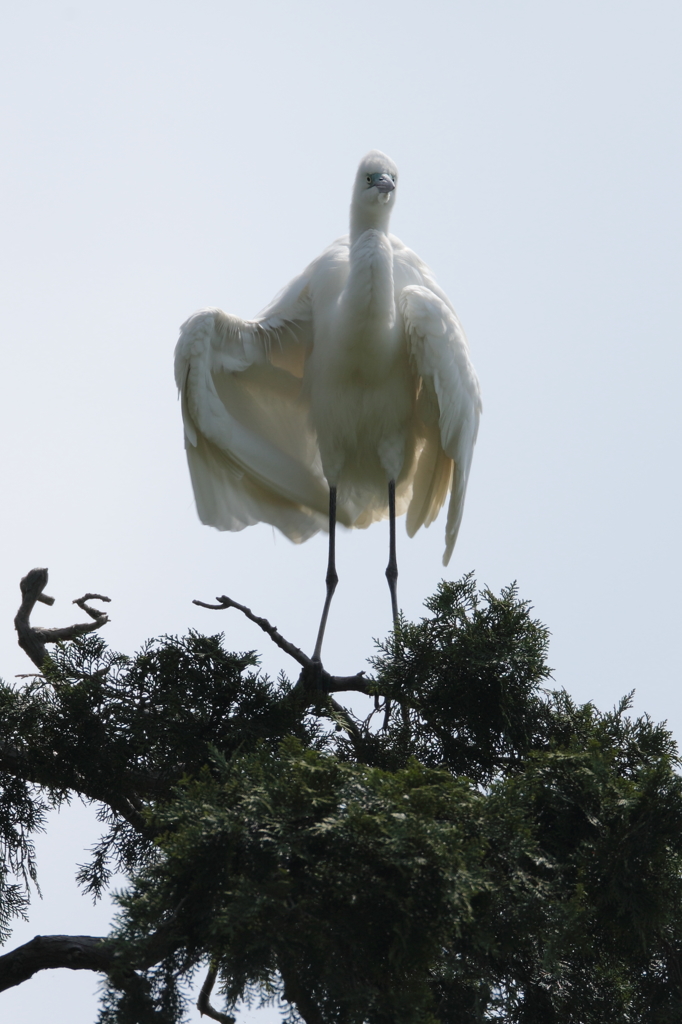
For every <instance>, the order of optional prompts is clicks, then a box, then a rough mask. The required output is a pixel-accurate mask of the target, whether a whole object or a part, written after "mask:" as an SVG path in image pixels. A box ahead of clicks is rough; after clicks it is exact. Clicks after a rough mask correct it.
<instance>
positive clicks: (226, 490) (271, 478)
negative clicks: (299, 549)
mask: <svg viewBox="0 0 682 1024" xmlns="http://www.w3.org/2000/svg"><path fill="white" fill-rule="evenodd" d="M310 319H311V313H310V300H309V297H308V295H307V275H306V273H305V272H304V274H303V275H301V277H299V278H297V279H295V280H294V281H292V283H291V284H290V285H289V286H288V287H287V288H286V289H285V290H284V291H283V292H282V293H281V294H280V295H279V296H278V297H277V299H275V301H274V302H273V303H272V304H271V305H270V306H269V307H268V308H267V309H266V310H265V311H264V313H263V314H262V315H261V316H260V317H258V318H257V319H256V320H241V319H240V318H239V317H235V316H230V315H228V314H226V313H223V312H222V311H221V310H218V309H206V310H201V311H200V312H198V313H195V314H194V315H193V316H191V317H190V318H189V320H187V321H186V322H185V323H184V324H183V325H182V327H181V329H180V339H179V341H178V344H177V347H176V350H175V377H176V381H177V385H178V388H179V389H180V393H181V397H182V414H183V419H184V424H185V448H186V450H187V460H188V463H189V469H190V475H191V478H192V485H193V487H194V496H195V499H196V504H197V511H198V513H199V518H200V519H201V521H202V522H203V523H206V524H208V525H210V526H215V527H217V528H218V529H219V530H241V529H243V528H244V527H245V526H249V525H252V524H253V523H257V522H265V523H270V524H271V525H273V526H276V527H277V528H278V529H279V530H281V531H282V533H284V534H285V535H286V536H287V537H289V538H290V539H291V540H293V541H296V542H299V541H303V540H306V539H307V538H308V537H310V536H312V535H313V534H314V533H317V531H318V530H320V529H321V528H324V526H325V525H326V516H327V509H328V502H329V491H328V488H327V485H326V483H325V480H324V477H323V475H322V470H321V466H320V461H319V454H318V450H317V444H316V441H315V437H314V434H313V433H312V431H311V430H310V427H309V425H308V412H307V408H306V405H305V401H304V399H303V397H302V395H301V382H302V375H303V367H304V363H305V359H306V356H307V354H308V352H309V349H310V345H311V344H312V332H311V323H310Z"/></svg>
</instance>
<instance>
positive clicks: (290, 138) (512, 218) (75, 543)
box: [0, 0, 682, 1024]
mask: <svg viewBox="0 0 682 1024" xmlns="http://www.w3.org/2000/svg"><path fill="white" fill-rule="evenodd" d="M681 27H682V7H680V5H679V3H678V2H676V0H667V2H666V0H646V2H644V0H640V2H630V0H571V2H567V0H566V2H563V3H560V2H554V0H478V2H475V0H442V2H439V0H421V2H420V3H419V4H417V3H408V2H405V0H393V2H392V3H384V4H377V3H368V2H359V0H347V2H344V3H324V2H320V0H317V2H313V0H308V2H305V0H290V2H287V3H281V2H280V3H275V2H269V3H268V2H262V0H261V2H259V0H251V2H249V3H248V4H245V3H235V2H227V0H225V2H218V0H193V2H192V3H190V2H177V0H163V2H157V0H136V2H135V3H132V2H130V0H116V2H115V3H114V2H111V3H110V2H89V3H83V2H80V3H78V2H72V3H68V2H67V3H61V2H43V3H40V2H34V0H23V2H22V3H21V4H9V3H8V2H6V3H4V4H3V5H2V18H1V23H0V77H1V81H2V89H1V96H0V104H1V129H0V130H1V133H2V143H3V145H2V172H1V173H2V183H1V197H2V199H1V203H0V209H1V214H0V216H1V217H2V226H1V237H2V244H1V245H0V259H1V260H2V273H1V275H0V301H1V320H0V322H1V323H2V334H3V365H4V372H3V374H2V378H1V380H0V388H1V389H2V396H1V399H0V415H1V416H2V429H0V443H1V444H2V474H3V476H2V479H3V501H2V517H3V531H2V536H3V541H4V543H3V563H2V564H3V571H2V579H1V584H2V585H1V586H0V653H1V655H2V657H1V658H0V670H1V671H2V674H3V676H4V678H6V679H8V678H11V677H12V676H13V675H14V674H16V673H20V672H23V671H28V670H30V665H29V664H28V662H27V660H26V659H25V658H24V656H23V655H22V654H21V652H20V651H19V650H18V648H17V647H16V644H15V638H14V634H13V630H12V619H13V616H14V613H15V611H16V606H17V600H18V599H17V595H18V584H19V579H20V577H21V576H23V575H24V574H25V573H26V572H27V571H28V570H29V569H30V568H32V567H33V566H35V565H45V566H48V567H49V570H50V585H49V593H51V594H53V595H54V596H55V597H56V598H57V603H56V604H55V606H54V608H52V609H47V608H45V609H41V612H40V622H41V623H44V624H46V625H47V624H51V625H63V624H66V623H67V622H70V621H72V620H73V619H74V617H75V616H74V613H73V611H72V605H71V603H70V602H71V600H72V599H73V598H75V597H78V596H80V595H81V594H82V593H84V592H85V591H88V590H90V591H92V590H96V591H99V592H101V593H105V594H108V595H109V596H110V597H111V598H112V605H111V615H112V623H111V624H110V625H109V626H107V627H106V636H107V639H108V641H109V642H110V643H111V644H112V646H114V647H116V648H118V649H122V650H125V651H128V652H132V651H133V650H134V649H135V648H136V647H137V646H139V645H140V644H141V642H142V641H143V640H144V639H145V638H146V637H148V636H153V635H158V634H162V633H169V632H170V633H172V632H184V631H185V630H186V629H187V628H188V627H190V626H192V627H195V628H197V629H200V630H204V631H207V632H208V631H211V632H214V631H218V630H225V633H226V642H227V645H228V646H229V647H230V648H232V649H235V650H244V649H253V648H255V649H258V650H259V651H261V652H262V656H263V661H262V663H263V666H264V667H265V669H266V670H267V671H269V672H271V673H275V672H277V671H279V669H281V668H283V669H284V670H285V671H288V672H289V673H291V674H292V675H295V673H296V666H295V665H294V664H293V663H291V662H288V660H287V659H286V657H285V656H283V655H281V654H280V652H279V651H277V650H276V649H273V647H272V645H270V644H269V642H268V640H267V638H266V637H264V636H262V635H261V634H259V633H258V631H257V630H256V629H255V627H253V628H252V627H251V626H250V625H249V624H248V623H245V622H244V621H243V620H242V619H240V618H239V616H238V615H237V614H236V613H234V612H230V613H212V612H208V611H204V610H201V609H197V608H195V607H194V606H193V605H192V604H191V600H192V598H195V597H197V598H202V599H204V600H210V599H212V598H213V597H214V596H215V595H216V594H222V593H228V594H230V595H231V596H233V597H234V598H236V599H237V600H240V601H242V602H244V603H245V604H247V605H249V606H250V607H252V608H253V609H254V610H255V611H257V612H258V613H259V614H261V615H265V616H267V617H268V618H269V619H270V620H271V621H273V622H274V623H276V624H277V625H278V627H279V628H280V629H281V630H282V632H283V633H284V634H285V635H286V636H287V637H288V638H289V639H290V640H292V641H293V642H295V643H296V644H298V645H300V646H302V647H304V648H306V649H308V650H310V649H311V648H312V645H313V642H314V635H315V631H316V627H317V619H318V616H319V611H320V607H321V602H322V599H323V596H324V572H325V557H326V555H325V544H326V541H325V538H324V537H323V536H320V537H317V538H315V539H314V540H312V541H310V542H308V543H307V544H306V545H304V546H302V547H295V546H293V545H291V544H290V543H289V542H288V541H287V540H285V539H284V538H283V537H281V536H275V535H274V534H273V531H272V530H271V529H270V528H269V527H266V526H259V527H253V528H250V529H249V530H246V531H244V532H243V533H240V534H219V533H218V532H216V531H214V530H211V529H209V528H207V527H203V526H201V525H200V523H199V522H198V520H197V518H196V514H195V511H194V506H193V499H192V494H191V489H190V484H189V478H188V474H187V469H186V465H185V458H184V452H183V444H182V429H181V423H180V411H179V407H178V403H177V399H176V394H175V387H174V384H173V377H172V354H173V347H174V344H175V341H176V338H177V328H178V325H179V324H180V323H181V322H182V321H183V320H184V319H185V318H186V317H187V316H188V315H189V314H190V313H191V312H193V311H194V310H195V309H197V308H199V307H201V306H209V305H212V306H220V307H222V308H223V309H225V310H228V311H230V312H233V313H237V314H239V315H242V316H252V315H254V314H255V313H256V312H258V310H259V309H260V308H261V307H262V306H264V305H265V304H266V302H268V301H269V300H270V299H271V298H272V296H273V295H274V294H275V292H276V291H278V290H279V288H281V287H282V285H284V284H285V283H286V282H287V281H288V280H289V279H290V278H291V277H293V275H294V274H295V273H297V272H298V271H300V270H301V269H302V268H303V267H304V266H305V265H306V264H307V263H308V262H309V261H310V260H311V259H312V258H313V257H314V256H316V255H317V254H318V253H319V252H320V251H321V250H322V248H323V247H324V246H326V245H327V244H328V243H329V242H331V241H332V240H333V239H334V238H335V237H338V236H339V235H341V234H344V233H345V231H346V230H347V215H348V206H349V201H350V191H351V186H352V181H353V176H354V173H355V169H356V166H357V163H358V161H359V159H360V158H361V157H362V156H363V154H364V153H365V152H366V151H367V150H368V149H370V148H375V147H376V148H379V149H383V150H384V151H385V152H387V153H388V154H389V155H390V156H391V157H392V158H393V159H394V160H395V162H396V163H397V165H398V167H399V170H400V176H401V177H400V195H399V197H398V202H397V207H396V210H395V213H394V217H393V221H392V230H393V231H394V232H395V233H396V234H397V235H399V237H401V238H402V240H403V241H404V242H405V243H406V244H407V245H409V246H410V247H411V248H413V249H415V250H416V252H417V253H418V254H419V255H420V256H421V257H422V258H423V259H424V260H426V262H427V263H428V264H429V265H430V266H431V268H432V269H433V271H434V273H435V274H436V277H437V279H438V280H439V282H440V284H441V285H442V286H443V288H444V289H445V291H446V292H447V293H448V295H449V296H450V297H451V299H452V301H453V302H454V304H455V307H456V309H457V310H458V313H459V315H460V318H461V320H462V321H463V323H464V326H465V329H466V331H467V333H468V336H469V340H470V345H471V353H472V358H473V361H474V364H475V366H476V368H477V371H478V374H479V377H480V380H481V385H482V389H483V400H484V415H483V420H482V425H481V432H480V436H479V442H478V446H477V449H476V453H475V457H474V466H473V471H472V475H471V480H470V485H469V494H468V498H467V505H466V509H465V514H464V522H463V526H462V530H461V534H460V539H459V541H458V544H457V547H456V549H455V553H454V556H453V558H452V561H451V563H450V566H449V567H448V569H447V570H446V571H445V575H446V577H447V578H449V579H454V578H457V577H458V576H460V575H461V574H462V573H464V572H466V571H469V570H472V569H473V570H474V571H475V572H476V574H477V577H478V579H479V581H480V582H481V584H487V585H489V586H490V587H492V588H493V589H495V590H499V588H500V587H501V586H503V585H504V584H506V583H509V582H511V581H512V580H517V581H518V584H519V588H520V592H521V594H522V595H523V596H525V597H527V598H529V599H530V600H531V601H532V602H533V605H534V607H535V611H536V614H537V615H538V617H539V618H541V619H542V620H543V621H544V622H546V623H547V625H548V626H549V627H550V629H551V631H552V646H551V654H550V662H551V664H552V665H553V666H554V669H555V679H556V683H557V685H561V686H565V687H566V688H567V689H568V690H569V691H570V692H571V693H572V694H573V695H574V696H575V697H576V698H578V699H579V700H594V701H595V703H596V704H597V705H598V706H599V707H602V708H607V707H610V706H611V705H613V704H614V702H615V701H616V700H617V699H618V698H619V697H620V696H621V695H623V694H624V693H626V692H628V691H629V690H632V689H636V696H635V708H636V710H637V711H638V712H643V711H648V712H649V713H650V714H651V715H652V716H653V717H654V718H655V719H663V718H666V719H668V721H669V722H670V725H671V726H672V728H673V729H674V730H675V732H676V734H677V735H678V736H682V694H681V692H680V659H679V656H678V648H679V635H680V626H679V620H680V616H681V614H682V607H681V601H680V587H679V582H678V581H679V576H680V482H679V461H680V460H679V447H680V418H681V417H680V403H679V399H678V394H679V390H680V379H681V374H680V369H681V367H680V362H681V358H680V323H681V322H682V315H681V314H682V311H681V309H680V297H679V296H680V269H681V268H680V236H681V232H680V227H681V224H680V221H681V208H680V182H682V166H681V165H682V160H681V142H680V105H681V100H680V97H682V81H681V78H682V72H681V62H680V52H681V46H682V38H681V37H682V33H681V31H680V29H681ZM443 533H444V522H443V519H442V518H441V519H440V520H438V521H437V522H436V523H435V524H434V525H433V526H432V527H431V528H430V529H429V530H428V531H422V532H421V534H420V535H418V537H417V538H415V539H414V540H412V541H408V540H407V538H406V535H405V533H404V529H403V527H402V525H401V528H400V531H399V535H398V538H399V552H398V557H399V568H400V581H399V587H400V591H399V597H400V603H401V606H402V608H403V610H404V611H405V613H406V614H407V615H408V617H416V616H418V615H420V613H421V608H422V603H423V600H424V598H425V597H427V596H428V595H429V594H430V593H432V592H433V591H434V589H435V587H436V585H437V583H438V580H439V579H440V578H441V576H442V575H443V569H442V566H441V555H442V549H443ZM386 560H387V530H386V529H385V527H384V526H383V525H382V526H374V527H372V528H371V529H370V530H369V531H365V532H357V533H347V534H345V535H343V536H342V537H340V539H339V553H338V568H339V575H340V577H341V581H340V584H339V588H338V591H337V596H336V598H335V602H334V605H333V608H332V613H331V617H330V623H329V627H328V634H327V642H326V657H325V661H326V664H327V667H328V668H329V669H330V670H331V671H334V672H336V673H346V672H355V671H358V670H359V669H360V668H362V667H363V666H364V665H365V659H367V658H368V657H370V656H371V655H372V653H373V638H375V637H380V636H383V635H385V634H386V632H387V631H388V629H389V627H390V602H389V596H388V589H387V587H386V581H385V578H384V575H383V571H384V567H385V564H386ZM96 835H97V826H96V824H93V818H92V813H91V812H89V811H85V810H83V809H79V808H74V809H72V810H71V811H69V812H65V813H63V814H62V815H61V817H60V819H59V820H58V821H57V822H56V824H55V827H54V830H53V832H52V833H51V834H50V837H49V839H48V840H47V841H45V840H43V841H41V842H40V844H39V851H40V857H41V860H40V864H39V870H40V878H41V882H42V884H43V888H44V892H45V900H44V901H43V903H42V904H40V903H39V901H38V904H39V905H38V906H36V908H35V914H34V915H33V916H32V919H31V922H30V923H29V924H28V925H27V926H23V925H22V926H21V927H20V928H17V930H16V932H15V935H14V937H13V938H12V940H10V943H9V944H8V948H12V947H13V946H14V945H17V944H19V942H22V941H26V940H27V939H28V938H30V937H31V936H33V935H34V934H35V933H36V932H38V931H41V932H44V933H45V932H91V933H95V934H101V933H103V932H104V931H105V930H106V928H107V921H108V918H109V913H110V912H109V909H108V908H107V907H100V908H99V909H97V910H92V908H91V907H90V906H89V904H88V902H87V901H86V900H83V899H82V898H81V897H78V896H77V895H76V890H75V887H74V886H73V881H72V879H73V874H74V863H75V861H78V860H81V861H82V860H84V859H85V854H84V853H83V848H84V847H87V846H88V845H89V844H90V843H91V842H92V841H93V840H94V838H95V837H96ZM95 987H96V982H95V979H94V977H93V976H92V975H90V974H88V973H85V972H83V973H82V974H81V973H74V974H71V973H70V972H58V973H57V972H52V973H49V972H45V973H44V974H43V975H42V976H41V977H39V978H36V979H34V980H33V981H31V982H28V983H27V984H26V985H24V986H22V988H21V989H17V990H14V991H13V992H10V993H5V994H4V995H0V1016H2V1019H3V1020H5V1019H6V1020H8V1021H9V1020H12V1021H17V1022H20V1024H43V1022H44V1021H45V1020H46V1019H47V1017H48V1015H49V1019H50V1022H51V1024H92V1022H93V1020H94V1017H95V1013H96V1011H95V1005H96V1000H95V997H94V995H93V992H94V989H95ZM195 1017H196V1019H197V1020H198V1015H195V1016H194V1017H193V1018H192V1019H193V1020H194V1019H195ZM241 1019H242V1020H243V1021H246V1020H250V1019H251V1017H250V1016H248V1015H247V1014H244V1016H243V1017H242V1018H241ZM254 1019H255V1018H254ZM259 1019H262V1020H266V1019H268V1018H267V1017H262V1018H259ZM269 1019H276V1018H272V1014H270V1018H269Z"/></svg>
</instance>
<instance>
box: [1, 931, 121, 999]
mask: <svg viewBox="0 0 682 1024" xmlns="http://www.w3.org/2000/svg"><path fill="white" fill-rule="evenodd" d="M113 962H114V952H113V948H112V947H111V945H109V944H108V942H107V939H105V938H103V937H101V936H96V935H36V937H35V938H34V939H31V941H30V942H26V943H24V945H23V946H17V948H16V949H13V950H12V951H11V952H10V953H5V955H4V956H0V992H4V991H5V990H6V989H8V988H13V987H14V986H15V985H21V983H22V982H24V981H28V979H29V978H31V977H33V975H34V974H36V973H37V972H38V971H44V970H48V969H53V968H56V967H68V968H69V969H70V970H72V971H102V972H103V973H105V974H106V973H107V971H108V970H109V969H110V968H111V967H112V965H113Z"/></svg>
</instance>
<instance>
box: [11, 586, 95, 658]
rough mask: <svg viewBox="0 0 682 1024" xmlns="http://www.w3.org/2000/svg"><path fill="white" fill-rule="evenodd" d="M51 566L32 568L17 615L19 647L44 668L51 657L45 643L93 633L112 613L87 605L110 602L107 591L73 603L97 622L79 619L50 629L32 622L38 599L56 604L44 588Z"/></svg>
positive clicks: (87, 596) (15, 624) (15, 620)
mask: <svg viewBox="0 0 682 1024" xmlns="http://www.w3.org/2000/svg"><path fill="white" fill-rule="evenodd" d="M47 579H48V572H47V569H31V571H30V572H29V573H27V574H26V576H24V578H23V579H22V581H21V594H22V600H21V605H20V606H19V611H18V612H17V614H16V616H15V618H14V628H15V629H16V631H17V635H18V639H19V646H20V647H21V649H22V650H23V651H25V652H26V654H27V655H28V656H29V658H30V659H31V661H32V662H33V664H34V665H36V666H37V667H38V668H39V669H42V667H43V664H44V662H45V658H46V657H47V648H46V647H45V644H54V643H56V642H57V641H58V640H73V638H74V637H76V636H83V635H84V634H85V633H92V632H94V631H95V630H96V629H99V628H100V626H104V625H105V624H106V623H107V622H108V621H109V616H108V615H107V614H106V613H105V612H102V611H99V610H98V609H97V608H92V607H90V605H88V604H86V602H87V601H92V600H97V601H107V602H108V601H109V598H108V597H105V596H104V595H103V594H85V595H84V596H83V597H78V598H76V600H75V601H74V602H73V603H74V604H77V605H78V607H79V608H82V610H83V611H84V612H85V613H86V614H87V615H89V616H90V618H91V619H94V621H93V622H79V623H75V624H74V625H73V626H62V627H61V628H59V629H46V628H42V627H39V626H38V627H36V626H32V625H31V613H32V611H33V609H34V607H35V605H36V602H37V601H41V602H42V603H43V604H54V598H53V597H48V596H47V594H44V593H43V591H44V589H45V587H46V586H47Z"/></svg>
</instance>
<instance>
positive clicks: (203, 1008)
mask: <svg viewBox="0 0 682 1024" xmlns="http://www.w3.org/2000/svg"><path fill="white" fill-rule="evenodd" d="M217 977H218V968H217V967H214V966H213V965H211V967H210V968H209V972H208V974H207V975H206V980H205V981H204V984H203V985H202V986H201V992H200V993H199V998H198V999H197V1010H198V1011H199V1013H200V1014H201V1015H202V1017H203V1015H204V1014H206V1016H207V1017H210V1018H211V1020H217V1021H219V1022H220V1024H236V1018H235V1017H230V1016H229V1014H227V1013H221V1012H220V1010H216V1009H215V1008H214V1007H213V1006H211V1002H210V999H209V997H210V995H211V992H212V991H213V986H214V985H215V980H216V978H217Z"/></svg>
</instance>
